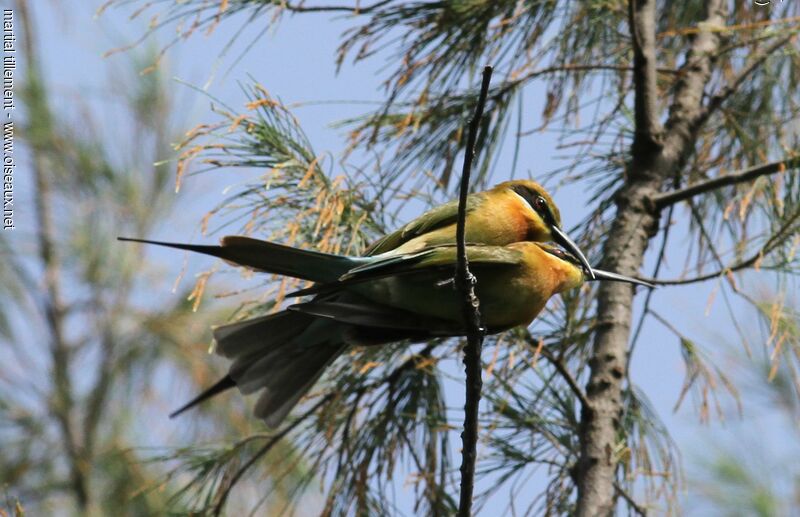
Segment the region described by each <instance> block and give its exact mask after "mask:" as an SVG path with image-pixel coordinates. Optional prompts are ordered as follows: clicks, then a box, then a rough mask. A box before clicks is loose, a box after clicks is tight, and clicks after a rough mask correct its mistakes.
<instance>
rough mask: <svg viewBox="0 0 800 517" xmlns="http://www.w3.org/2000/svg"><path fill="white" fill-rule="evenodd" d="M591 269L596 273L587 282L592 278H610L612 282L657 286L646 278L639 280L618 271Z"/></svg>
mask: <svg viewBox="0 0 800 517" xmlns="http://www.w3.org/2000/svg"><path fill="white" fill-rule="evenodd" d="M591 271H592V273H594V278H587V279H586V281H587V282H588V281H590V280H610V281H612V282H626V283H628V284H636V285H643V286H645V287H655V285H653V284H651V283H650V282H645V281H644V280H638V279H636V278H631V277H629V276H625V275H620V274H617V273H611V272H609V271H603V270H602V269H592V270H591Z"/></svg>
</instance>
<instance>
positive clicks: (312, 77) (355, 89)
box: [16, 2, 782, 463]
mask: <svg viewBox="0 0 800 517" xmlns="http://www.w3.org/2000/svg"><path fill="white" fill-rule="evenodd" d="M66 5H67V3H66V2H39V3H37V4H35V5H34V7H33V8H34V14H35V17H36V20H37V24H38V27H39V29H38V34H37V40H38V44H39V46H40V55H41V56H42V59H43V60H44V66H45V72H46V75H47V77H48V80H49V84H50V85H51V86H52V87H53V88H54V92H53V93H54V94H55V95H56V98H57V99H59V101H60V103H61V105H60V107H66V108H67V109H71V107H72V106H75V107H76V108H77V106H78V102H77V101H78V99H82V100H84V101H85V100H86V99H87V98H91V94H92V92H93V91H96V90H98V89H99V88H100V87H101V85H102V84H104V82H105V79H106V78H108V77H109V69H114V68H117V69H119V68H121V67H124V66H125V65H124V62H125V61H126V60H127V59H129V56H127V55H126V54H124V53H120V54H115V55H112V56H111V57H109V58H105V59H104V58H102V57H101V55H102V53H103V52H105V51H107V50H109V49H111V48H114V47H118V46H122V45H125V44H127V43H130V42H132V41H134V40H135V39H137V38H138V37H139V36H140V35H141V34H142V33H143V32H144V30H145V28H146V21H147V20H146V19H142V18H140V19H136V20H133V21H129V20H128V19H127V14H129V13H130V9H115V8H111V9H109V10H108V11H106V12H105V13H104V14H103V16H102V17H100V18H95V17H94V10H95V9H96V7H97V5H99V2H81V3H79V4H78V3H75V5H77V6H73V5H72V4H70V8H69V9H67V8H66V7H65V6H66ZM137 5H138V4H137ZM241 23H243V19H242V18H241V17H238V18H235V19H234V20H229V21H227V22H223V23H222V24H220V26H219V27H217V29H216V31H215V32H214V33H213V34H212V35H211V36H205V34H204V31H199V32H198V34H196V35H195V36H193V37H192V38H191V39H189V40H188V41H185V42H181V43H179V44H178V45H177V46H175V47H173V48H172V49H171V50H170V51H169V52H168V53H167V57H166V61H165V62H166V63H167V64H168V66H169V69H170V70H172V72H173V73H174V74H175V76H176V78H179V79H181V80H183V81H185V82H188V83H191V84H195V85H203V84H208V91H209V93H211V94H213V95H214V96H216V97H219V98H221V99H222V100H224V101H225V102H227V103H228V104H230V105H232V106H235V107H241V106H243V104H244V102H245V100H244V97H243V95H242V92H241V90H240V87H239V84H238V83H239V82H240V81H241V82H247V81H248V80H249V78H248V74H249V75H252V76H253V77H254V78H255V79H256V80H258V81H259V82H260V83H261V84H263V85H264V86H265V87H266V88H267V89H268V90H269V91H270V92H271V93H272V94H273V95H276V96H278V97H280V98H281V99H282V100H283V101H284V102H285V103H288V104H290V105H291V104H294V103H306V102H313V101H380V100H381V99H382V98H383V90H382V89H381V81H382V79H384V78H385V77H386V74H385V72H386V69H385V68H384V67H385V65H386V62H385V61H382V60H381V58H380V57H379V58H377V59H372V60H368V61H366V62H362V63H360V64H358V65H357V66H351V65H350V64H349V63H347V64H345V66H343V68H342V70H341V72H340V73H339V74H336V71H335V68H334V58H335V49H336V46H337V45H338V42H339V35H340V34H341V32H342V30H343V28H346V27H347V26H348V23H347V21H346V20H343V19H339V20H335V21H331V16H330V15H328V14H320V15H304V16H300V17H291V16H287V17H285V18H284V19H283V20H281V22H280V23H279V24H278V26H277V28H276V29H272V30H270V31H268V33H267V34H265V35H263V36H262V37H260V39H259V40H258V42H257V43H256V45H255V46H254V47H253V48H252V49H250V50H249V51H247V52H246V53H244V54H243V55H241V60H240V61H238V62H237V63H235V64H234V66H233V68H232V70H230V71H229V67H230V66H231V65H232V64H233V58H236V57H239V56H240V53H241V51H242V49H243V48H244V45H245V44H247V43H249V42H251V41H252V40H253V38H256V37H257V35H258V33H259V32H260V31H262V29H263V22H262V23H261V26H259V24H257V23H254V24H250V25H249V26H248V27H247V28H246V29H245V32H244V34H242V35H241V36H240V43H239V44H238V45H237V46H235V47H234V48H233V49H232V50H231V51H229V52H228V55H227V56H225V57H222V58H218V56H219V53H220V50H221V49H222V47H223V46H224V45H225V43H227V42H228V40H229V39H230V37H231V34H232V31H234V30H235V29H236V28H238V27H239V25H240V24H241ZM171 30H172V28H168V29H166V30H163V31H161V32H160V33H158V34H157V38H156V39H155V40H154V39H151V40H147V41H146V42H145V43H144V44H143V45H145V46H146V45H150V44H152V43H153V42H154V41H156V40H158V41H161V42H163V41H165V40H166V38H167V37H169V36H171V35H172V33H171V32H170V31H171ZM173 88H174V90H175V91H176V94H177V95H178V96H180V97H182V101H181V106H184V109H185V112H184V113H183V114H182V116H183V117H184V119H185V128H187V129H188V128H189V127H192V126H194V125H195V124H198V123H201V122H207V121H209V120H210V119H212V118H213V117H212V115H211V114H210V112H209V110H208V105H209V103H208V100H207V99H206V98H204V97H203V96H202V95H201V94H199V93H197V92H195V91H193V90H191V89H189V88H187V87H185V86H182V85H181V84H179V83H178V82H177V81H176V82H175V83H174V85H173ZM538 88H540V86H539V85H534V86H533V87H532V89H531V91H530V92H528V93H526V101H527V110H528V111H529V112H530V113H531V114H532V115H533V116H537V115H538V113H540V111H541V110H540V107H539V106H538V105H537V103H538V102H540V100H541V99H543V98H544V95H543V92H542V90H540V89H538ZM91 102H92V103H97V105H98V106H99V105H102V104H103V103H105V102H107V101H106V100H104V99H97V100H92V101H91ZM104 111H105V112H106V113H107V116H108V120H105V121H103V122H102V123H103V124H106V125H108V126H109V127H110V126H113V124H114V109H113V107H111V108H109V107H107V106H106V107H104ZM364 111H365V106H364V105H362V104H353V103H325V104H311V105H307V106H299V107H297V108H296V109H295V110H294V112H295V114H296V115H297V116H298V118H299V120H300V122H301V124H302V126H303V128H304V129H305V131H306V132H307V134H308V135H309V138H310V140H311V142H312V143H313V145H314V147H315V149H316V151H317V152H322V151H330V152H332V153H334V154H338V153H339V152H340V151H341V150H342V149H344V147H345V144H344V137H343V131H341V130H335V129H332V128H331V124H332V123H333V122H336V121H337V120H340V119H343V118H347V117H349V116H353V115H355V114H358V113H362V112H364ZM529 125H530V126H532V125H533V124H529ZM554 146H555V136H553V135H552V134H548V133H539V134H536V135H534V136H532V137H529V138H528V139H527V140H526V141H525V145H524V146H523V150H522V154H521V157H520V163H521V167H520V173H522V174H525V173H527V172H528V171H531V172H532V173H533V174H534V176H535V175H536V174H537V173H538V172H539V171H542V172H546V171H549V170H552V169H554V168H556V167H558V166H560V165H563V162H560V161H556V160H555V159H554V158H553V157H554V156H555V155H557V154H561V153H559V152H556V151H554V150H553V148H554ZM505 154H506V155H510V154H511V147H508V151H507V152H506V153H505ZM509 162H510V157H509V156H504V157H503V158H501V162H500V164H499V166H498V167H497V171H498V173H497V175H496V177H495V179H496V180H497V181H501V180H503V179H507V174H505V175H504V174H503V173H502V171H503V170H507V168H508V163H509ZM23 167H24V160H23V161H21V165H20V166H19V167H18V170H19V171H23V170H24V169H23ZM504 167H506V169H504ZM29 179H30V178H29V176H27V175H25V174H18V175H17V181H18V182H19V184H18V185H17V187H18V188H19V189H20V191H21V192H22V196H23V198H24V197H25V196H26V192H27V193H29V192H30V184H29V183H27V182H28V181H29ZM226 181H230V180H226V179H224V178H221V177H214V178H210V177H208V175H207V176H204V177H201V178H199V179H192V180H190V181H187V182H186V188H184V189H183V190H181V192H180V193H179V194H178V196H180V197H181V199H183V200H184V201H185V205H184V206H186V207H187V210H182V211H181V212H180V213H176V214H175V218H174V219H172V220H170V221H165V222H164V224H163V225H162V226H161V228H160V229H159V230H158V231H157V234H156V235H151V236H149V237H159V238H164V239H168V240H176V241H183V240H187V239H188V240H194V241H199V240H202V237H200V236H199V231H198V225H199V220H200V217H201V216H202V214H204V213H205V212H206V211H207V210H208V209H209V208H210V207H211V206H213V205H215V204H216V203H218V202H219V201H220V200H221V199H222V197H223V194H222V192H223V189H224V188H225V187H227V186H228V183H226ZM584 196H585V193H583V192H580V191H576V189H575V188H567V187H562V188H560V189H556V191H555V199H556V202H557V203H558V204H559V206H560V207H561V211H562V214H563V216H564V219H565V226H566V227H570V226H572V225H573V224H576V223H577V222H578V221H579V220H580V219H581V218H583V217H584V215H585V213H583V212H582V210H583V209H584V206H585V203H583V202H582V198H583V197H584ZM30 206H31V204H30V203H22V204H21V205H20V209H19V213H18V215H17V226H18V228H19V230H18V235H17V236H16V237H18V238H24V236H25V235H26V229H25V228H26V221H30V217H31V214H30V213H29V211H28V210H27V209H26V207H30ZM678 210H679V211H680V210H681V208H678ZM27 226H28V228H30V225H27ZM686 245H687V241H686V239H685V237H681V235H680V234H679V233H678V235H677V236H676V238H675V239H674V240H673V246H672V247H671V248H670V253H669V256H668V260H667V263H668V265H672V268H671V269H670V268H667V270H666V272H665V273H664V274H665V276H676V275H677V274H679V272H680V268H681V266H682V264H683V260H684V258H685V252H686V248H685V246H686ZM198 261H199V262H198ZM192 262H193V265H194V264H196V263H199V264H200V265H202V266H205V265H207V264H208V261H206V260H205V259H195V258H193V259H192ZM651 269H652V266H649V265H648V267H646V268H645V270H644V271H645V274H649V272H650V271H651ZM178 273H179V266H177V265H176V266H175V271H174V274H175V275H177V274H178ZM191 281H192V280H191V277H190V276H188V275H187V277H186V278H185V279H184V280H183V282H191ZM715 286H717V283H716V282H708V283H705V284H701V285H695V286H687V287H674V288H662V289H660V290H658V292H657V293H656V294H655V297H654V307H656V308H657V310H658V311H659V313H660V314H662V315H663V316H664V317H665V318H667V319H669V320H671V321H679V322H681V323H680V324H679V328H680V329H681V330H682V331H683V332H684V333H685V334H687V335H689V336H692V337H694V338H697V339H698V341H700V342H703V343H707V344H709V345H713V346H714V347H718V348H722V347H725V348H726V349H727V348H728V345H734V347H736V346H737V344H738V343H739V338H738V337H737V336H736V334H735V333H733V332H731V331H730V330H729V327H730V318H729V314H728V313H727V310H726V309H725V306H724V304H723V303H722V300H721V299H720V296H717V297H716V300H715V301H714V303H713V304H711V305H709V299H710V297H712V295H713V293H714V291H715V289H716V287H715ZM153 289H154V290H155V291H156V293H157V294H158V295H159V296H170V295H171V289H172V285H171V284H165V285H163V286H153ZM642 298H643V295H639V296H638V297H637V300H638V301H639V303H641V299H642ZM707 307H710V309H708V310H707ZM733 310H734V313H735V314H736V315H737V317H739V318H741V319H740V323H741V324H742V325H743V326H745V327H750V328H753V329H755V328H756V320H755V317H754V315H753V314H752V312H750V311H746V310H745V308H744V307H743V306H742V305H741V304H740V303H738V302H736V301H735V300H734V302H733ZM214 323H219V322H208V324H209V325H211V324H214ZM534 330H535V326H534ZM753 338H754V339H756V340H757V339H758V334H757V333H755V331H754V335H753ZM210 360H211V359H210ZM214 360H219V359H214ZM723 366H725V365H724V364H723ZM631 371H632V376H633V379H634V382H636V383H637V384H638V385H639V386H640V387H641V388H642V389H643V390H644V391H645V393H646V394H647V395H648V396H649V398H650V400H651V402H652V404H653V406H654V408H655V409H656V411H657V413H658V414H659V415H660V416H661V418H662V419H663V420H664V422H665V423H666V425H667V426H668V428H669V429H670V430H671V432H672V435H673V437H674V438H675V440H676V442H677V443H678V445H679V447H680V448H681V449H682V450H683V452H684V460H686V461H687V463H688V462H691V460H692V458H693V457H694V456H695V455H697V454H698V451H703V450H704V449H706V447H707V444H708V443H711V442H725V441H728V440H732V441H735V440H736V439H737V433H739V431H737V430H736V429H737V428H738V427H740V426H738V425H732V424H731V423H728V424H721V423H719V422H718V421H717V420H716V418H714V421H713V422H712V423H711V424H709V425H708V426H700V425H698V423H697V415H696V414H695V413H694V411H693V409H692V404H691V401H690V400H689V401H687V402H686V403H684V405H683V407H682V408H681V410H680V411H678V412H677V413H673V406H674V405H675V402H676V400H677V397H678V394H679V392H680V388H681V385H682V383H683V380H684V366H683V361H682V359H681V357H680V353H679V349H678V339H677V338H676V337H675V336H674V335H673V334H671V333H669V332H668V331H667V330H666V329H665V328H664V327H663V326H662V325H660V324H659V323H658V322H656V321H654V320H650V322H649V323H648V324H646V325H645V327H644V331H643V339H642V340H641V342H640V343H639V344H638V346H637V349H636V354H635V356H634V359H633V365H632V370H631ZM448 395H449V396H450V395H452V397H451V399H450V401H451V404H453V402H452V401H454V400H456V399H458V394H455V393H448ZM180 400H182V398H180ZM755 404H757V402H752V404H751V400H750V399H749V398H747V397H745V415H746V417H745V422H744V424H745V425H746V427H747V429H758V430H759V432H761V433H769V432H772V431H769V430H768V429H767V428H768V427H772V426H771V425H769V422H770V420H769V419H770V418H776V417H774V415H773V416H770V415H769V414H767V415H766V416H762V417H760V418H758V419H756V418H754V417H753V416H752V415H753V414H754V413H748V410H749V409H751V408H750V406H751V405H755ZM728 406H731V405H730V404H728ZM729 418H731V419H733V420H736V416H735V413H733V412H730V413H729ZM776 438H777V440H778V441H780V439H781V438H782V437H781V436H777V437H776Z"/></svg>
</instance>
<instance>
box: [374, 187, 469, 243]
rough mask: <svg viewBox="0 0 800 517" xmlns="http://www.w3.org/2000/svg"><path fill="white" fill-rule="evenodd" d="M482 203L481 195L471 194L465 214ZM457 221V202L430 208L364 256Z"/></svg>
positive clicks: (387, 236)
mask: <svg viewBox="0 0 800 517" xmlns="http://www.w3.org/2000/svg"><path fill="white" fill-rule="evenodd" d="M482 201H483V198H482V196H481V194H472V195H470V196H469V197H468V198H467V208H466V210H467V213H469V212H471V211H473V210H475V209H476V208H477V207H478V206H479V205H480V204H481V202H482ZM457 219H458V200H454V201H450V202H448V203H445V204H443V205H440V206H437V207H435V208H432V209H430V210H428V211H427V212H425V213H424V214H422V215H421V216H419V217H417V218H416V219H414V220H413V221H411V222H410V223H408V224H406V225H405V226H403V227H402V228H400V229H399V230H397V231H395V232H392V233H390V234H388V235H386V236H384V237H382V238H381V239H379V240H378V241H376V242H374V243H373V244H372V245H371V246H370V247H369V248H367V250H366V252H365V253H364V254H365V255H380V254H381V253H386V252H387V251H392V250H393V249H395V248H397V247H399V246H402V245H403V244H405V243H406V242H408V241H410V240H411V239H413V238H414V237H419V236H420V235H422V234H424V233H427V232H430V231H433V230H436V229H438V228H442V227H444V226H449V225H451V224H455V223H456V220H457Z"/></svg>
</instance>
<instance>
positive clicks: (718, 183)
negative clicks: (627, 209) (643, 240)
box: [653, 156, 800, 209]
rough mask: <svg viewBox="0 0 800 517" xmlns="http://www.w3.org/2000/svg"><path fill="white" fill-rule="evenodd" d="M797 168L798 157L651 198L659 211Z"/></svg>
mask: <svg viewBox="0 0 800 517" xmlns="http://www.w3.org/2000/svg"><path fill="white" fill-rule="evenodd" d="M798 167H800V156H795V157H792V158H789V159H787V160H781V161H777V162H771V163H765V164H762V165H756V166H755V167H750V168H749V169H745V170H743V171H740V172H735V173H732V174H725V175H723V176H717V177H716V178H711V179H710V180H706V181H701V182H700V183H695V184H694V185H689V186H688V187H684V188H682V189H678V190H672V191H669V192H664V193H663V194H659V195H657V196H656V197H655V198H653V203H655V205H656V206H657V207H658V208H659V209H661V208H664V207H667V206H670V205H673V204H675V203H679V202H681V201H685V200H687V199H690V198H692V197H694V196H697V195H700V194H704V193H706V192H710V191H712V190H716V189H718V188H722V187H726V186H728V185H736V184H739V183H744V182H747V181H752V180H755V179H756V178H758V177H760V176H765V175H767V174H775V173H776V172H782V171H785V170H789V169H796V168H798Z"/></svg>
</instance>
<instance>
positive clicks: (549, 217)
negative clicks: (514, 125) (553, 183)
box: [365, 180, 592, 275]
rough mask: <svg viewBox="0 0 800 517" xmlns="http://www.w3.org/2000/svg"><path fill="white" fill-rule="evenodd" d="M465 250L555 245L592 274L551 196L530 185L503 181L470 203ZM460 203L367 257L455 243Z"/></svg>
mask: <svg viewBox="0 0 800 517" xmlns="http://www.w3.org/2000/svg"><path fill="white" fill-rule="evenodd" d="M466 211H467V220H466V225H465V228H466V237H465V239H464V240H465V241H466V243H467V244H487V245H492V246H505V245H506V244H510V243H512V242H522V241H536V242H550V241H553V242H556V243H558V244H560V245H561V246H563V247H564V248H566V249H567V250H568V251H569V252H570V253H572V254H573V255H575V257H577V258H578V260H580V262H581V264H582V265H583V267H584V268H586V270H587V271H589V272H590V273H589V274H590V275H591V271H592V268H591V266H590V264H589V261H588V260H586V257H585V256H584V254H583V253H582V252H581V250H580V248H578V246H577V245H576V244H575V243H574V242H573V241H572V239H570V238H569V236H568V235H567V234H566V233H565V232H564V231H563V230H562V229H561V213H560V212H559V211H558V207H557V206H556V205H555V203H554V202H553V198H551V197H550V194H548V193H547V191H546V190H545V189H544V188H543V187H542V186H541V185H539V184H538V183H536V182H535V181H531V180H512V181H505V182H503V183H500V184H498V185H496V186H495V187H494V188H492V189H490V190H485V191H483V192H476V193H474V194H470V195H469V197H467V207H466ZM457 219H458V201H457V200H455V201H450V202H449V203H445V204H443V205H440V206H437V207H436V208H433V209H431V210H428V211H427V212H425V213H424V214H422V215H421V216H419V217H417V218H416V219H414V220H413V221H411V222H410V223H408V224H406V225H405V226H403V227H402V228H400V229H399V230H397V231H395V232H393V233H390V234H388V235H386V236H384V237H382V238H381V239H379V240H378V241H377V242H375V243H374V244H372V246H370V247H369V248H368V249H367V251H366V252H365V255H380V254H385V253H391V254H399V253H412V252H415V251H419V250H421V249H423V248H427V247H429V246H437V245H439V244H453V243H455V241H456V220H457Z"/></svg>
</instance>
